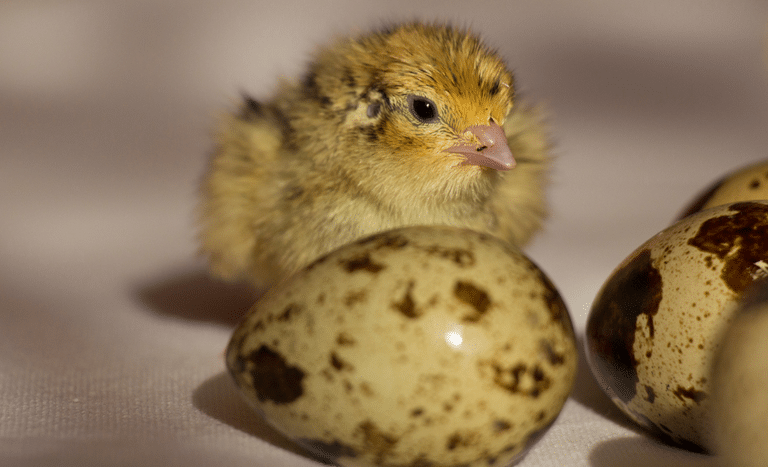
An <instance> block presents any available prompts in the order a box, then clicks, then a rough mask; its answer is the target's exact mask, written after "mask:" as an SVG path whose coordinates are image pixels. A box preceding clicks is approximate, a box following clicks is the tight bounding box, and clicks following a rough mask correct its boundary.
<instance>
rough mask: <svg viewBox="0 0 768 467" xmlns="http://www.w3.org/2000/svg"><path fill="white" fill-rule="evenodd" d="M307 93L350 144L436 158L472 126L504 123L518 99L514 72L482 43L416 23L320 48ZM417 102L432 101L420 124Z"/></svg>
mask: <svg viewBox="0 0 768 467" xmlns="http://www.w3.org/2000/svg"><path fill="white" fill-rule="evenodd" d="M302 89H303V91H302V92H303V93H304V95H305V97H307V98H308V99H309V100H311V101H314V102H315V103H316V105H317V109H318V113H320V114H322V116H323V117H327V119H328V120H330V121H335V122H336V123H341V122H346V123H347V125H348V126H349V127H352V128H354V130H355V131H356V133H355V134H350V135H347V137H346V138H345V139H346V140H347V141H348V142H349V143H353V144H354V142H355V141H360V142H364V143H365V142H367V143H368V144H386V145H387V146H388V149H389V153H390V154H392V153H395V154H398V153H399V154H401V155H403V154H406V153H409V154H413V153H414V152H415V151H418V152H419V153H420V154H422V155H424V154H434V155H435V156H438V155H440V154H441V153H443V151H445V150H446V149H447V148H449V147H451V146H453V145H455V144H456V138H457V137H460V136H461V135H462V134H463V132H464V131H465V130H466V129H467V128H468V127H470V126H474V125H487V124H488V123H489V122H491V121H494V122H496V123H498V124H500V125H501V124H502V123H503V122H504V120H505V118H506V116H507V114H508V113H509V111H510V110H511V108H512V103H513V99H514V83H513V76H512V73H511V72H510V71H509V69H508V68H507V66H506V65H505V64H504V62H503V61H502V59H501V58H500V57H499V56H498V55H497V54H496V53H495V52H494V51H493V50H491V49H490V48H489V47H488V46H486V45H485V44H484V43H483V42H482V41H481V40H480V39H479V38H477V37H476V36H475V35H474V34H472V33H471V32H469V31H467V30H464V29H460V28H455V27H452V26H444V25H434V24H423V23H418V22H414V23H406V24H401V25H396V26H393V27H390V28H386V29H383V30H380V31H378V32H374V33H371V34H367V35H363V36H360V37H356V38H349V39H345V40H342V41H339V42H337V43H336V44H335V45H333V46H331V47H329V48H326V49H323V50H321V52H320V53H319V54H318V56H317V59H316V61H315V62H314V63H313V64H312V65H311V67H310V70H309V71H308V72H307V74H306V75H305V78H304V81H303V83H302ZM414 98H416V101H417V102H420V103H423V102H424V100H427V101H429V102H430V103H434V107H435V108H434V109H433V110H434V111H435V112H436V118H431V119H424V118H419V115H418V114H417V113H416V112H414V111H413V102H414ZM382 122H386V124H382ZM413 136H417V137H416V138H414V137H413ZM442 155H443V156H444V153H443V154H442ZM442 160H445V157H442ZM457 161H458V159H457ZM457 161H454V163H456V162H457Z"/></svg>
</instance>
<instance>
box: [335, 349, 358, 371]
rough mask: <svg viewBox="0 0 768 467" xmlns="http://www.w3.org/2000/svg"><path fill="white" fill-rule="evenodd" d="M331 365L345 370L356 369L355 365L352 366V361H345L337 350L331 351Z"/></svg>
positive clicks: (339, 369)
mask: <svg viewBox="0 0 768 467" xmlns="http://www.w3.org/2000/svg"><path fill="white" fill-rule="evenodd" d="M329 360H330V362H331V366H332V367H333V368H335V369H336V370H337V371H343V370H348V371H352V370H354V369H355V367H354V366H352V365H351V364H350V363H348V362H346V361H344V360H343V359H342V358H341V357H339V355H338V354H337V353H336V352H331V355H330V358H329Z"/></svg>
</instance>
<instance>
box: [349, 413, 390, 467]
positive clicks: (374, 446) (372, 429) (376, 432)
mask: <svg viewBox="0 0 768 467" xmlns="http://www.w3.org/2000/svg"><path fill="white" fill-rule="evenodd" d="M356 431H357V432H358V433H360V435H361V436H362V440H363V443H362V444H363V452H365V453H371V454H373V455H374V456H375V459H376V463H377V464H384V462H385V460H386V458H387V456H388V455H389V453H390V452H391V451H392V450H393V449H394V447H395V445H397V443H398V442H399V441H400V438H399V437H398V436H396V435H393V434H390V433H386V432H384V431H382V430H381V429H380V428H379V427H378V426H376V424H375V423H374V422H372V421H371V420H365V421H363V422H360V424H359V425H358V426H357V430H356Z"/></svg>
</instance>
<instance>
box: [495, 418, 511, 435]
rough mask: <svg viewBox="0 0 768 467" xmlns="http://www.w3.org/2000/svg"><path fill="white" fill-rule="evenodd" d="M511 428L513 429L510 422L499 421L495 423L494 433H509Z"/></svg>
mask: <svg viewBox="0 0 768 467" xmlns="http://www.w3.org/2000/svg"><path fill="white" fill-rule="evenodd" d="M510 428H512V423H510V422H509V421H508V420H501V419H498V420H494V421H493V431H494V432H496V433H500V432H503V431H507V430H509V429H510Z"/></svg>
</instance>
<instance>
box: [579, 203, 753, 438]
mask: <svg viewBox="0 0 768 467" xmlns="http://www.w3.org/2000/svg"><path fill="white" fill-rule="evenodd" d="M766 271H768V201H767V202H762V201H760V202H742V203H733V204H728V205H722V206H718V207H715V208H711V209H707V210H704V211H701V212H698V213H696V214H692V215H690V216H688V217H686V218H684V219H682V220H680V221H678V222H677V223H675V224H673V225H672V226H671V227H669V228H667V229H666V230H664V231H662V232H660V233H658V234H657V235H655V236H654V237H652V238H651V239H650V240H648V241H647V242H645V243H644V244H643V245H642V246H640V247H639V248H638V249H637V250H635V252H633V253H632V254H631V255H630V256H629V257H628V258H626V259H625V260H624V261H623V262H622V263H621V264H620V265H619V266H618V267H617V268H616V270H614V272H613V273H612V274H611V276H610V277H609V278H608V280H607V281H606V283H605V284H604V285H603V287H602V289H601V290H600V292H599V293H598V295H597V297H596V299H595V301H594V302H593V306H592V309H591V310H590V313H589V317H588V320H587V329H586V344H587V349H586V350H587V357H588V361H589V364H590V367H591V369H592V372H593V374H594V375H595V377H596V379H597V380H598V382H599V383H600V385H601V387H602V388H603V389H604V391H605V392H606V393H607V394H608V395H609V396H610V397H611V398H612V399H613V401H614V402H615V403H616V405H618V406H619V408H621V409H622V410H623V411H624V412H625V413H626V414H627V415H629V416H630V417H631V418H632V419H633V420H634V421H635V422H637V423H638V424H639V425H641V426H643V427H645V428H647V429H648V430H649V431H651V432H652V433H655V434H657V435H659V436H660V437H662V438H664V439H666V440H668V441H672V442H674V443H676V444H679V445H682V446H684V447H688V448H690V449H693V450H706V439H707V438H708V437H709V435H710V433H709V432H710V430H711V423H710V422H711V397H710V396H711V387H710V386H711V379H710V373H709V371H710V367H711V364H712V359H713V356H714V354H715V352H716V351H717V348H718V340H717V336H718V334H719V333H721V332H722V331H723V329H725V327H726V326H727V325H728V323H729V322H730V320H731V318H732V314H733V310H734V308H735V304H736V302H737V301H738V300H739V298H740V296H741V295H742V293H743V292H744V290H745V289H747V288H748V287H749V286H750V285H751V284H752V283H753V282H754V281H755V280H756V279H758V278H760V277H762V276H765V275H766Z"/></svg>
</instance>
